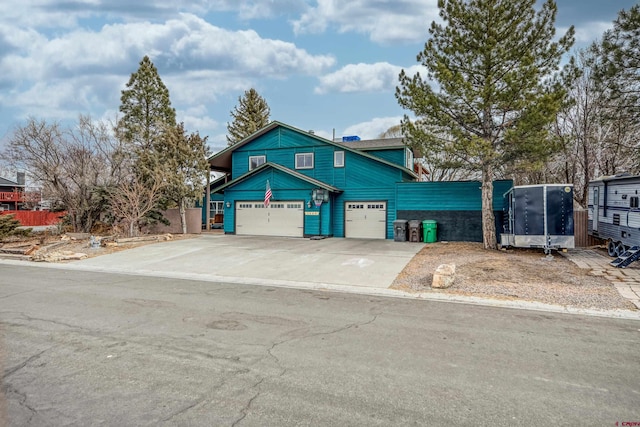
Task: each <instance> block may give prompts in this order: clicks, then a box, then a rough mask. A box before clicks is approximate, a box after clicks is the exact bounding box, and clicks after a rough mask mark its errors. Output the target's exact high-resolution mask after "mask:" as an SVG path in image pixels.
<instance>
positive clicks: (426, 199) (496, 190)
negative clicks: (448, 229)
mask: <svg viewBox="0 0 640 427" xmlns="http://www.w3.org/2000/svg"><path fill="white" fill-rule="evenodd" d="M512 185H513V182H512V181H510V180H506V181H495V182H494V184H493V210H494V211H501V210H502V207H503V201H502V195H503V194H504V193H506V192H507V191H508V190H509V189H510V188H511V187H512ZM480 186H481V184H480V182H479V181H442V182H405V183H400V184H397V186H396V187H397V189H398V206H399V208H398V209H399V210H424V211H444V210H449V211H479V210H482V191H481V189H480Z"/></svg>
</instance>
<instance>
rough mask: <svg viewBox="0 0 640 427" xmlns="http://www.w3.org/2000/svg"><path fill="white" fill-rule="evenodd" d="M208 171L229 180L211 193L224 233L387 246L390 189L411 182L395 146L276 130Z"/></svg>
mask: <svg viewBox="0 0 640 427" xmlns="http://www.w3.org/2000/svg"><path fill="white" fill-rule="evenodd" d="M209 164H210V166H211V169H212V170H214V171H218V172H224V173H226V174H227V175H226V178H225V180H224V181H225V183H222V185H220V186H218V187H217V188H215V189H213V193H215V194H223V195H224V198H223V209H224V231H225V233H235V234H248V235H270V236H291V237H305V236H336V237H359V238H379V239H385V238H392V237H393V221H394V220H395V219H396V218H395V212H396V206H395V200H396V183H399V182H410V181H415V180H416V179H417V175H416V174H415V173H414V172H413V171H412V168H413V155H412V153H411V151H410V150H409V149H408V148H407V147H405V146H404V145H403V144H402V142H401V140H399V139H398V140H379V141H354V142H341V143H338V142H333V141H329V140H327V139H324V138H321V137H319V136H316V135H314V134H313V133H311V132H305V131H302V130H300V129H296V128H293V127H291V126H288V125H286V124H284V123H280V122H272V123H270V124H269V125H268V126H266V127H264V128H263V129H261V130H260V131H258V132H256V133H255V134H253V135H251V136H250V137H248V138H246V139H244V140H243V141H240V142H238V143H237V144H235V145H232V146H230V147H228V148H226V149H224V150H222V151H220V152H218V153H216V154H214V155H213V156H211V157H210V158H209ZM267 187H268V188H269V190H267ZM268 191H270V193H271V197H270V200H269V201H268V203H265V195H266V194H267V192H268Z"/></svg>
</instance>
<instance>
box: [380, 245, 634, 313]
mask: <svg viewBox="0 0 640 427" xmlns="http://www.w3.org/2000/svg"><path fill="white" fill-rule="evenodd" d="M441 264H455V266H456V276H455V277H456V278H455V282H454V285H453V286H452V287H450V288H448V289H432V288H431V281H432V278H433V272H434V271H435V269H436V268H437V267H438V266H439V265H441ZM391 287H392V289H399V290H404V291H408V292H434V293H445V294H453V295H466V296H476V297H484V298H496V299H503V300H526V301H537V302H542V303H547V304H558V305H563V306H570V307H577V308H592V309H599V310H614V309H629V310H634V309H635V306H634V305H633V304H632V303H631V302H629V301H628V300H626V299H625V298H623V297H621V296H620V294H619V293H618V291H617V290H616V289H615V287H614V286H613V285H612V284H611V283H610V282H609V281H608V280H607V279H605V278H603V277H596V276H592V275H590V274H589V270H586V269H581V268H579V267H578V266H577V265H575V264H574V263H573V262H572V261H570V260H568V259H567V258H565V257H564V256H563V255H562V254H561V253H556V252H553V258H552V259H549V258H547V257H545V255H544V253H543V251H542V250H529V249H509V250H506V251H485V250H484V249H483V248H482V244H481V243H462V242H450V243H434V244H430V245H427V246H425V247H424V249H422V250H421V251H420V252H419V253H418V254H417V255H416V256H415V257H414V258H413V260H412V261H411V262H410V263H409V264H408V265H407V266H406V267H405V269H404V270H403V271H402V272H401V273H400V274H399V275H398V277H397V278H396V280H395V282H394V283H393V285H392V286H391Z"/></svg>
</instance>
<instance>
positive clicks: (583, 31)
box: [556, 21, 613, 47]
mask: <svg viewBox="0 0 640 427" xmlns="http://www.w3.org/2000/svg"><path fill="white" fill-rule="evenodd" d="M612 27H613V23H612V22H604V21H588V22H582V23H581V24H580V25H576V26H575V30H576V45H577V46H578V47H581V46H586V45H589V44H591V43H592V42H593V41H594V40H596V39H601V38H602V35H603V34H604V32H605V31H607V30H609V29H611V28H612ZM568 29H569V27H563V28H558V31H557V32H556V34H558V36H562V35H564V34H565V33H566V32H567V30H568Z"/></svg>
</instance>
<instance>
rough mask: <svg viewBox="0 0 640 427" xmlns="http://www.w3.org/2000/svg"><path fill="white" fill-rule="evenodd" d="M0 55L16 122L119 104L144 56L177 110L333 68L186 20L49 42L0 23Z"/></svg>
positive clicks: (247, 34) (286, 47) (324, 60)
mask: <svg viewBox="0 0 640 427" xmlns="http://www.w3.org/2000/svg"><path fill="white" fill-rule="evenodd" d="M0 49H1V50H3V51H4V55H2V56H0V87H3V90H2V91H0V103H2V105H3V106H5V107H13V108H15V109H17V110H16V111H26V113H22V114H23V116H24V115H27V114H28V115H36V116H39V117H43V118H56V119H65V118H75V117H76V116H77V114H78V113H79V112H82V113H93V114H95V113H96V112H98V111H104V109H108V108H114V106H117V105H119V96H120V91H121V90H122V89H123V88H124V85H125V83H126V82H127V80H128V77H129V75H130V73H132V72H134V71H135V70H136V69H137V68H138V62H139V61H140V60H141V58H142V57H143V56H144V55H146V54H148V55H149V56H150V57H151V59H152V61H153V62H154V64H155V65H156V67H157V68H158V70H159V73H160V76H161V78H162V79H163V81H164V82H165V84H166V85H167V87H168V88H169V90H170V93H171V99H172V101H173V103H174V106H176V107H180V106H182V105H199V104H206V103H207V102H212V101H213V100H215V99H216V98H217V97H218V96H219V95H221V94H225V93H229V92H240V91H242V90H246V89H247V87H250V86H252V85H254V84H255V82H256V81H257V80H259V79H261V78H267V79H284V78H287V77H289V76H291V75H298V74H306V75H318V74H320V73H322V72H324V71H325V70H326V69H328V68H329V67H331V66H332V65H333V64H334V63H335V59H334V58H333V57H331V56H328V55H312V54H310V53H308V52H307V51H306V50H304V49H300V48H298V47H297V46H296V45H295V44H293V43H289V42H284V41H281V40H274V39H267V38H262V37H260V35H259V34H258V33H256V32H255V31H253V30H247V31H230V30H225V29H222V28H219V27H216V26H214V25H211V24H209V23H208V22H206V21H205V20H203V19H201V18H199V17H197V16H194V15H191V14H181V15H179V17H178V18H176V19H171V20H168V21H166V22H163V23H150V22H130V23H115V24H108V25H104V26H103V27H102V28H100V29H99V30H96V31H90V30H87V29H74V30H71V31H68V32H66V33H65V32H62V33H61V34H60V35H56V36H53V37H48V36H47V35H46V34H42V33H38V32H36V31H34V30H20V29H18V28H10V27H8V26H7V25H6V24H0ZM1 53H2V52H0V54H1ZM20 114H21V113H17V114H16V113H14V116H15V117H18V116H19V115H20ZM186 117H187V118H188V120H189V121H190V122H191V123H190V124H192V125H197V126H198V128H199V129H202V128H200V125H202V126H204V125H205V123H203V122H202V120H203V118H202V117H199V118H198V117H191V116H186ZM187 118H185V121H187ZM198 123H200V124H198ZM210 125H211V123H209V124H207V126H210Z"/></svg>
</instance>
